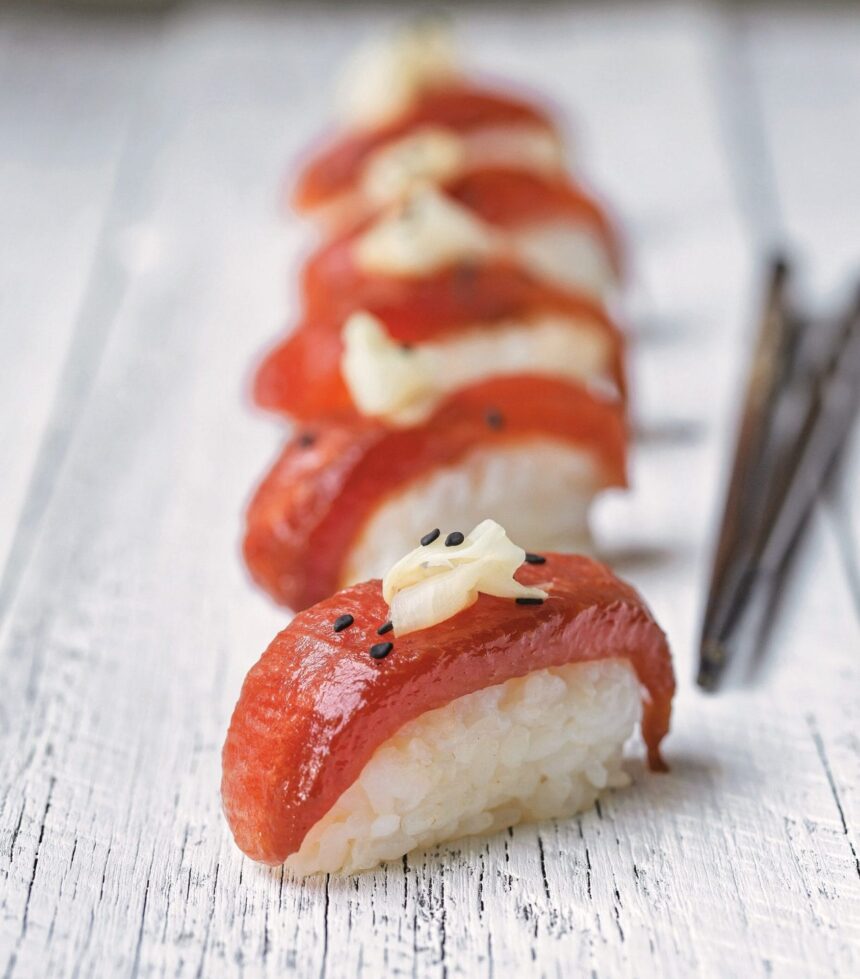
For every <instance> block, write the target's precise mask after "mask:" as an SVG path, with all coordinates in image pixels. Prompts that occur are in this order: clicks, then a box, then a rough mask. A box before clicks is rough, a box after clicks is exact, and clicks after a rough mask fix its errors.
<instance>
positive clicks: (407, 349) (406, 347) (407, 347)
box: [400, 343, 415, 354]
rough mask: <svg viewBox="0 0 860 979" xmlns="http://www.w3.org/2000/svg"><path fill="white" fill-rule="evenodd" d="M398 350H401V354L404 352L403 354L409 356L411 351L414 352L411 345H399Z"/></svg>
mask: <svg viewBox="0 0 860 979" xmlns="http://www.w3.org/2000/svg"><path fill="white" fill-rule="evenodd" d="M400 349H401V350H402V351H403V352H404V353H405V354H411V353H412V351H413V350H414V349H415V348H414V347H413V346H412V344H411V343H401V344H400Z"/></svg>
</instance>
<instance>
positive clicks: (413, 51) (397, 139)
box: [292, 29, 563, 228]
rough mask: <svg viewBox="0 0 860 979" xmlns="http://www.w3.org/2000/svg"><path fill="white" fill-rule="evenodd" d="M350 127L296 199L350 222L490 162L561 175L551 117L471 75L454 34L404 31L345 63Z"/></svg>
mask: <svg viewBox="0 0 860 979" xmlns="http://www.w3.org/2000/svg"><path fill="white" fill-rule="evenodd" d="M342 92H343V94H344V96H345V98H344V99H342V101H343V102H345V103H346V104H345V106H344V108H345V109H346V116H347V120H346V121H347V128H346V131H345V132H344V133H343V134H342V135H340V136H339V137H337V138H335V139H333V140H331V141H330V142H328V143H327V144H325V145H324V146H323V147H322V148H321V149H320V150H319V151H318V152H317V153H316V154H315V155H314V156H312V157H311V158H310V159H309V160H308V161H307V162H306V164H305V166H304V168H303V170H302V172H301V174H300V176H299V179H298V181H297V183H296V185H295V188H294V191H293V194H292V203H293V205H294V206H295V207H296V208H297V209H298V210H299V211H302V212H304V213H308V214H311V215H312V216H313V217H314V218H315V219H317V220H319V221H320V222H322V223H323V224H325V225H326V226H328V227H329V228H344V227H349V226H350V225H352V224H354V223H355V222H356V221H358V220H361V219H362V218H363V217H364V216H365V215H366V214H367V213H368V212H370V211H373V210H376V209H377V208H378V207H379V206H380V205H382V204H386V203H389V202H390V201H392V200H397V199H398V198H400V197H401V196H402V195H403V194H405V193H407V192H408V191H409V190H410V189H411V188H412V187H413V186H414V185H415V184H416V183H419V182H426V181H431V182H434V183H435V182H439V181H442V180H450V179H452V178H454V177H457V176H459V175H461V174H464V173H468V172H470V171H471V170H474V169H478V168H481V167H485V166H505V167H508V168H516V169H521V170H526V171H529V172H538V173H555V172H558V171H560V169H561V168H562V164H563V154H562V149H561V141H560V139H559V137H558V134H557V132H556V130H555V126H554V125H553V122H552V120H551V119H550V117H549V115H548V113H547V112H546V111H545V110H543V109H542V108H539V107H538V106H535V105H532V104H530V103H529V102H527V101H525V100H524V99H521V98H518V97H515V96H513V95H510V94H508V93H504V92H499V91H494V90H491V89H489V88H485V87H482V86H480V85H477V84H475V83H473V82H470V81H467V80H466V79H464V78H463V77H462V75H461V73H460V70H459V68H458V66H457V63H456V57H455V55H454V51H453V47H452V45H451V43H450V39H449V38H448V37H447V35H445V34H443V33H441V32H439V31H437V30H432V29H431V30H427V29H420V30H413V31H406V32H403V33H401V34H399V35H397V36H395V37H394V38H392V39H391V40H389V41H386V42H384V43H383V44H381V45H377V46H375V47H374V48H372V49H370V50H368V51H367V52H361V53H360V54H359V57H358V58H357V59H355V60H354V61H353V62H352V64H350V65H349V66H348V67H347V70H346V72H345V77H344V82H343V85H342Z"/></svg>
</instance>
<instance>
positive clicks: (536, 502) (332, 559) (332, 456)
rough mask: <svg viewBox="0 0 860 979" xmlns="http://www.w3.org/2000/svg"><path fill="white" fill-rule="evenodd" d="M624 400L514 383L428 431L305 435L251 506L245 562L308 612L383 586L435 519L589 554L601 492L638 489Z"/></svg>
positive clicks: (478, 390)
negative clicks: (365, 587)
mask: <svg viewBox="0 0 860 979" xmlns="http://www.w3.org/2000/svg"><path fill="white" fill-rule="evenodd" d="M625 453H626V429H625V419H624V413H623V409H622V408H621V406H620V405H619V404H618V402H617V401H614V400H611V399H604V398H602V397H600V396H599V395H598V394H596V393H595V392H591V391H589V390H587V389H586V388H584V387H583V386H581V385H577V384H575V383H572V382H569V381H564V380H559V379H554V378H546V377H537V376H529V375H511V376H507V377H495V378H491V379H488V380H484V381H481V382H478V383H475V384H472V385H469V386H466V387H463V388H461V389H459V390H457V391H455V392H453V393H451V394H450V395H448V396H447V397H446V398H445V399H444V400H442V401H441V402H440V403H439V404H438V406H437V407H435V408H434V410H433V412H432V414H431V415H430V416H429V417H428V418H426V419H425V420H424V421H421V422H420V423H417V424H413V425H410V426H409V427H403V428H399V427H396V426H392V425H389V424H386V423H384V422H382V421H379V420H376V419H372V418H366V417H362V416H356V417H352V418H347V419H329V420H323V421H319V422H317V423H314V425H313V426H310V427H308V428H307V429H306V430H304V431H302V432H300V433H299V434H298V435H297V436H295V437H294V438H293V439H291V440H290V441H289V442H288V443H287V445H286V446H285V448H284V450H283V451H282V453H281V455H280V456H279V458H278V459H277V460H276V462H275V464H274V466H273V467H272V468H271V470H270V471H269V473H268V474H267V475H266V477H265V478H264V479H263V481H262V483H261V484H260V486H259V488H258V489H257V491H256V493H255V494H254V496H253V498H252V500H251V503H250V506H249V508H248V514H247V522H246V531H245V539H244V555H245V560H246V563H247V565H248V568H249V569H250V571H251V574H252V576H253V578H254V580H255V581H256V582H257V583H258V584H259V585H260V586H261V587H263V588H264V589H265V590H266V591H267V592H268V593H269V594H270V595H271V596H272V597H273V598H274V599H275V600H276V601H278V602H280V603H281V604H284V605H287V606H289V607H291V608H294V609H302V608H306V607H307V606H309V605H312V604H314V603H315V602H318V601H319V600H320V599H322V598H324V597H325V596H326V595H330V594H331V593H332V592H334V591H336V590H337V589H338V588H341V587H343V586H344V585H347V584H351V583H353V582H356V581H363V580H365V579H367V578H372V577H377V576H379V575H380V574H382V573H383V572H384V571H385V570H386V568H387V567H388V566H389V565H390V564H391V563H392V562H393V560H395V559H396V557H397V556H398V555H399V554H401V553H402V552H403V551H404V550H405V549H406V548H407V547H408V546H409V542H410V541H412V540H414V539H415V537H416V536H418V535H419V534H420V532H421V528H422V527H423V526H424V525H425V524H427V523H428V522H431V521H433V520H434V519H435V520H437V521H443V522H444V521H450V522H452V523H454V522H456V523H459V524H463V523H466V524H469V523H474V522H476V521H477V520H479V519H481V518H482V517H485V516H490V517H493V518H494V519H496V520H498V521H499V522H500V523H502V524H503V525H505V526H507V527H509V529H510V530H511V533H512V534H514V536H516V537H517V538H519V539H521V540H523V541H527V542H528V544H529V546H530V547H535V548H542V547H552V548H553V549H562V550H582V549H584V548H587V547H588V540H589V539H588V522H587V513H588V508H589V504H590V502H591V499H592V497H593V496H594V494H595V493H596V492H598V491H599V490H601V489H603V488H606V487H612V486H619V487H620V486H624V485H625Z"/></svg>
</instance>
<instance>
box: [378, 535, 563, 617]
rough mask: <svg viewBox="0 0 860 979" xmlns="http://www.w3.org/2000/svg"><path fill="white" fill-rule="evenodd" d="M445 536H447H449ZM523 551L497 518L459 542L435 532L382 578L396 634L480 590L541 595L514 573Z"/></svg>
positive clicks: (462, 604)
mask: <svg viewBox="0 0 860 979" xmlns="http://www.w3.org/2000/svg"><path fill="white" fill-rule="evenodd" d="M447 539H450V537H449V538H447ZM525 557H526V552H525V551H524V550H523V549H522V548H521V547H517V545H516V544H514V543H513V542H512V541H511V540H509V539H508V535H507V534H506V533H505V530H504V528H503V527H501V526H499V524H497V523H496V522H495V520H483V521H482V522H481V523H479V524H478V526H477V527H475V529H474V530H473V531H472V532H471V533H470V534H467V535H466V537H465V539H464V540H463V542H462V543H461V544H456V545H453V546H450V545H448V544H446V538H445V537H443V536H439V537H437V538H436V540H434V541H433V542H432V543H431V544H426V545H423V546H421V547H416V548H415V550H414V551H411V552H410V553H409V554H407V555H406V556H405V557H403V558H401V559H400V560H399V561H398V562H397V564H395V565H394V567H393V568H391V570H390V571H389V572H388V574H387V575H386V576H385V577H384V578H383V579H382V596H383V598H384V599H385V600H386V602H388V604H389V607H390V613H389V618H390V619H391V621H392V623H393V624H394V632H395V635H397V636H403V635H405V634H407V633H410V632H418V631H419V630H420V629H427V628H429V627H430V626H433V625H436V624H438V623H439V622H444V621H445V620H446V619H450V618H451V616H453V615H456V614H457V613H458V612H460V611H462V610H463V609H465V608H468V607H469V606H470V605H473V604H474V603H475V602H476V601H477V600H478V595H479V593H482V594H484V595H494V596H496V597H497V598H511V599H517V598H531V599H539V600H543V599H545V598H547V593H546V592H545V591H543V590H542V589H540V588H528V587H526V586H525V585H521V584H520V583H519V582H518V581H516V580H515V579H514V573H515V572H516V570H517V569H518V568H519V567H520V565H522V563H523V562H524V561H525Z"/></svg>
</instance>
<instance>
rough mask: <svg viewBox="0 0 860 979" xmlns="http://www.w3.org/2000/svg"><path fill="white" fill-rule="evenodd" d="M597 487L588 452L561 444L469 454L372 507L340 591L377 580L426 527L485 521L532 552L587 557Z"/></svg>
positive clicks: (542, 442) (534, 443)
mask: <svg viewBox="0 0 860 979" xmlns="http://www.w3.org/2000/svg"><path fill="white" fill-rule="evenodd" d="M601 482H602V481H601V478H600V476H599V474H598V472H597V467H596V464H595V461H594V459H593V457H592V456H591V454H590V453H587V452H584V451H582V450H579V449H576V448H574V447H572V446H571V445H570V444H569V443H568V442H562V441H561V440H557V439H550V438H543V439H529V440H528V441H522V442H521V443H513V444H507V445H504V446H490V447H486V448H480V449H475V450H474V451H472V452H470V453H469V454H468V455H467V456H466V457H465V458H463V459H461V460H460V461H459V462H458V463H457V464H455V465H451V466H446V467H444V468H440V469H438V470H436V471H434V472H433V473H431V474H430V475H428V476H425V477H422V478H421V479H418V480H415V481H414V482H413V483H412V484H410V485H408V486H406V487H404V488H402V489H400V490H398V492H397V493H396V494H392V495H391V496H389V497H388V498H387V499H385V500H384V501H383V502H382V503H381V504H380V505H379V507H378V508H377V509H376V511H375V512H374V514H373V516H371V517H370V519H369V520H368V521H367V523H366V524H365V526H364V527H363V529H362V532H361V534H360V537H359V539H358V541H357V542H356V543H355V545H353V548H352V550H351V552H350V555H349V557H348V559H347V560H346V562H345V564H344V569H345V570H344V573H343V575H342V580H341V587H345V586H346V585H349V584H353V583H354V582H357V581H367V580H368V579H370V578H381V577H382V576H383V575H384V574H385V572H386V571H388V569H389V568H390V567H391V566H392V565H393V564H394V563H395V562H396V561H398V560H399V559H400V558H401V557H402V556H403V554H405V553H406V552H408V551H409V550H411V549H412V547H413V546H414V543H415V541H416V540H418V538H419V537H420V536H421V535H422V534H423V533H424V532H425V531H426V530H427V528H428V527H433V526H437V525H438V526H442V527H462V528H463V530H468V529H469V528H470V527H472V526H474V525H475V524H478V523H479V522H480V521H481V520H483V519H484V518H486V517H490V518H492V519H493V520H495V521H497V522H498V523H500V524H501V525H502V526H503V527H505V528H506V529H507V530H508V532H509V535H510V537H511V539H512V540H516V541H524V542H527V543H528V546H529V548H531V549H532V550H535V551H540V550H553V551H569V552H579V553H587V552H588V551H589V550H590V549H591V539H590V536H589V532H588V520H587V517H588V507H589V504H590V502H591V499H592V497H593V496H594V494H595V492H596V491H597V490H598V489H599V488H600V487H601ZM547 514H552V519H551V520H548V519H547Z"/></svg>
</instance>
